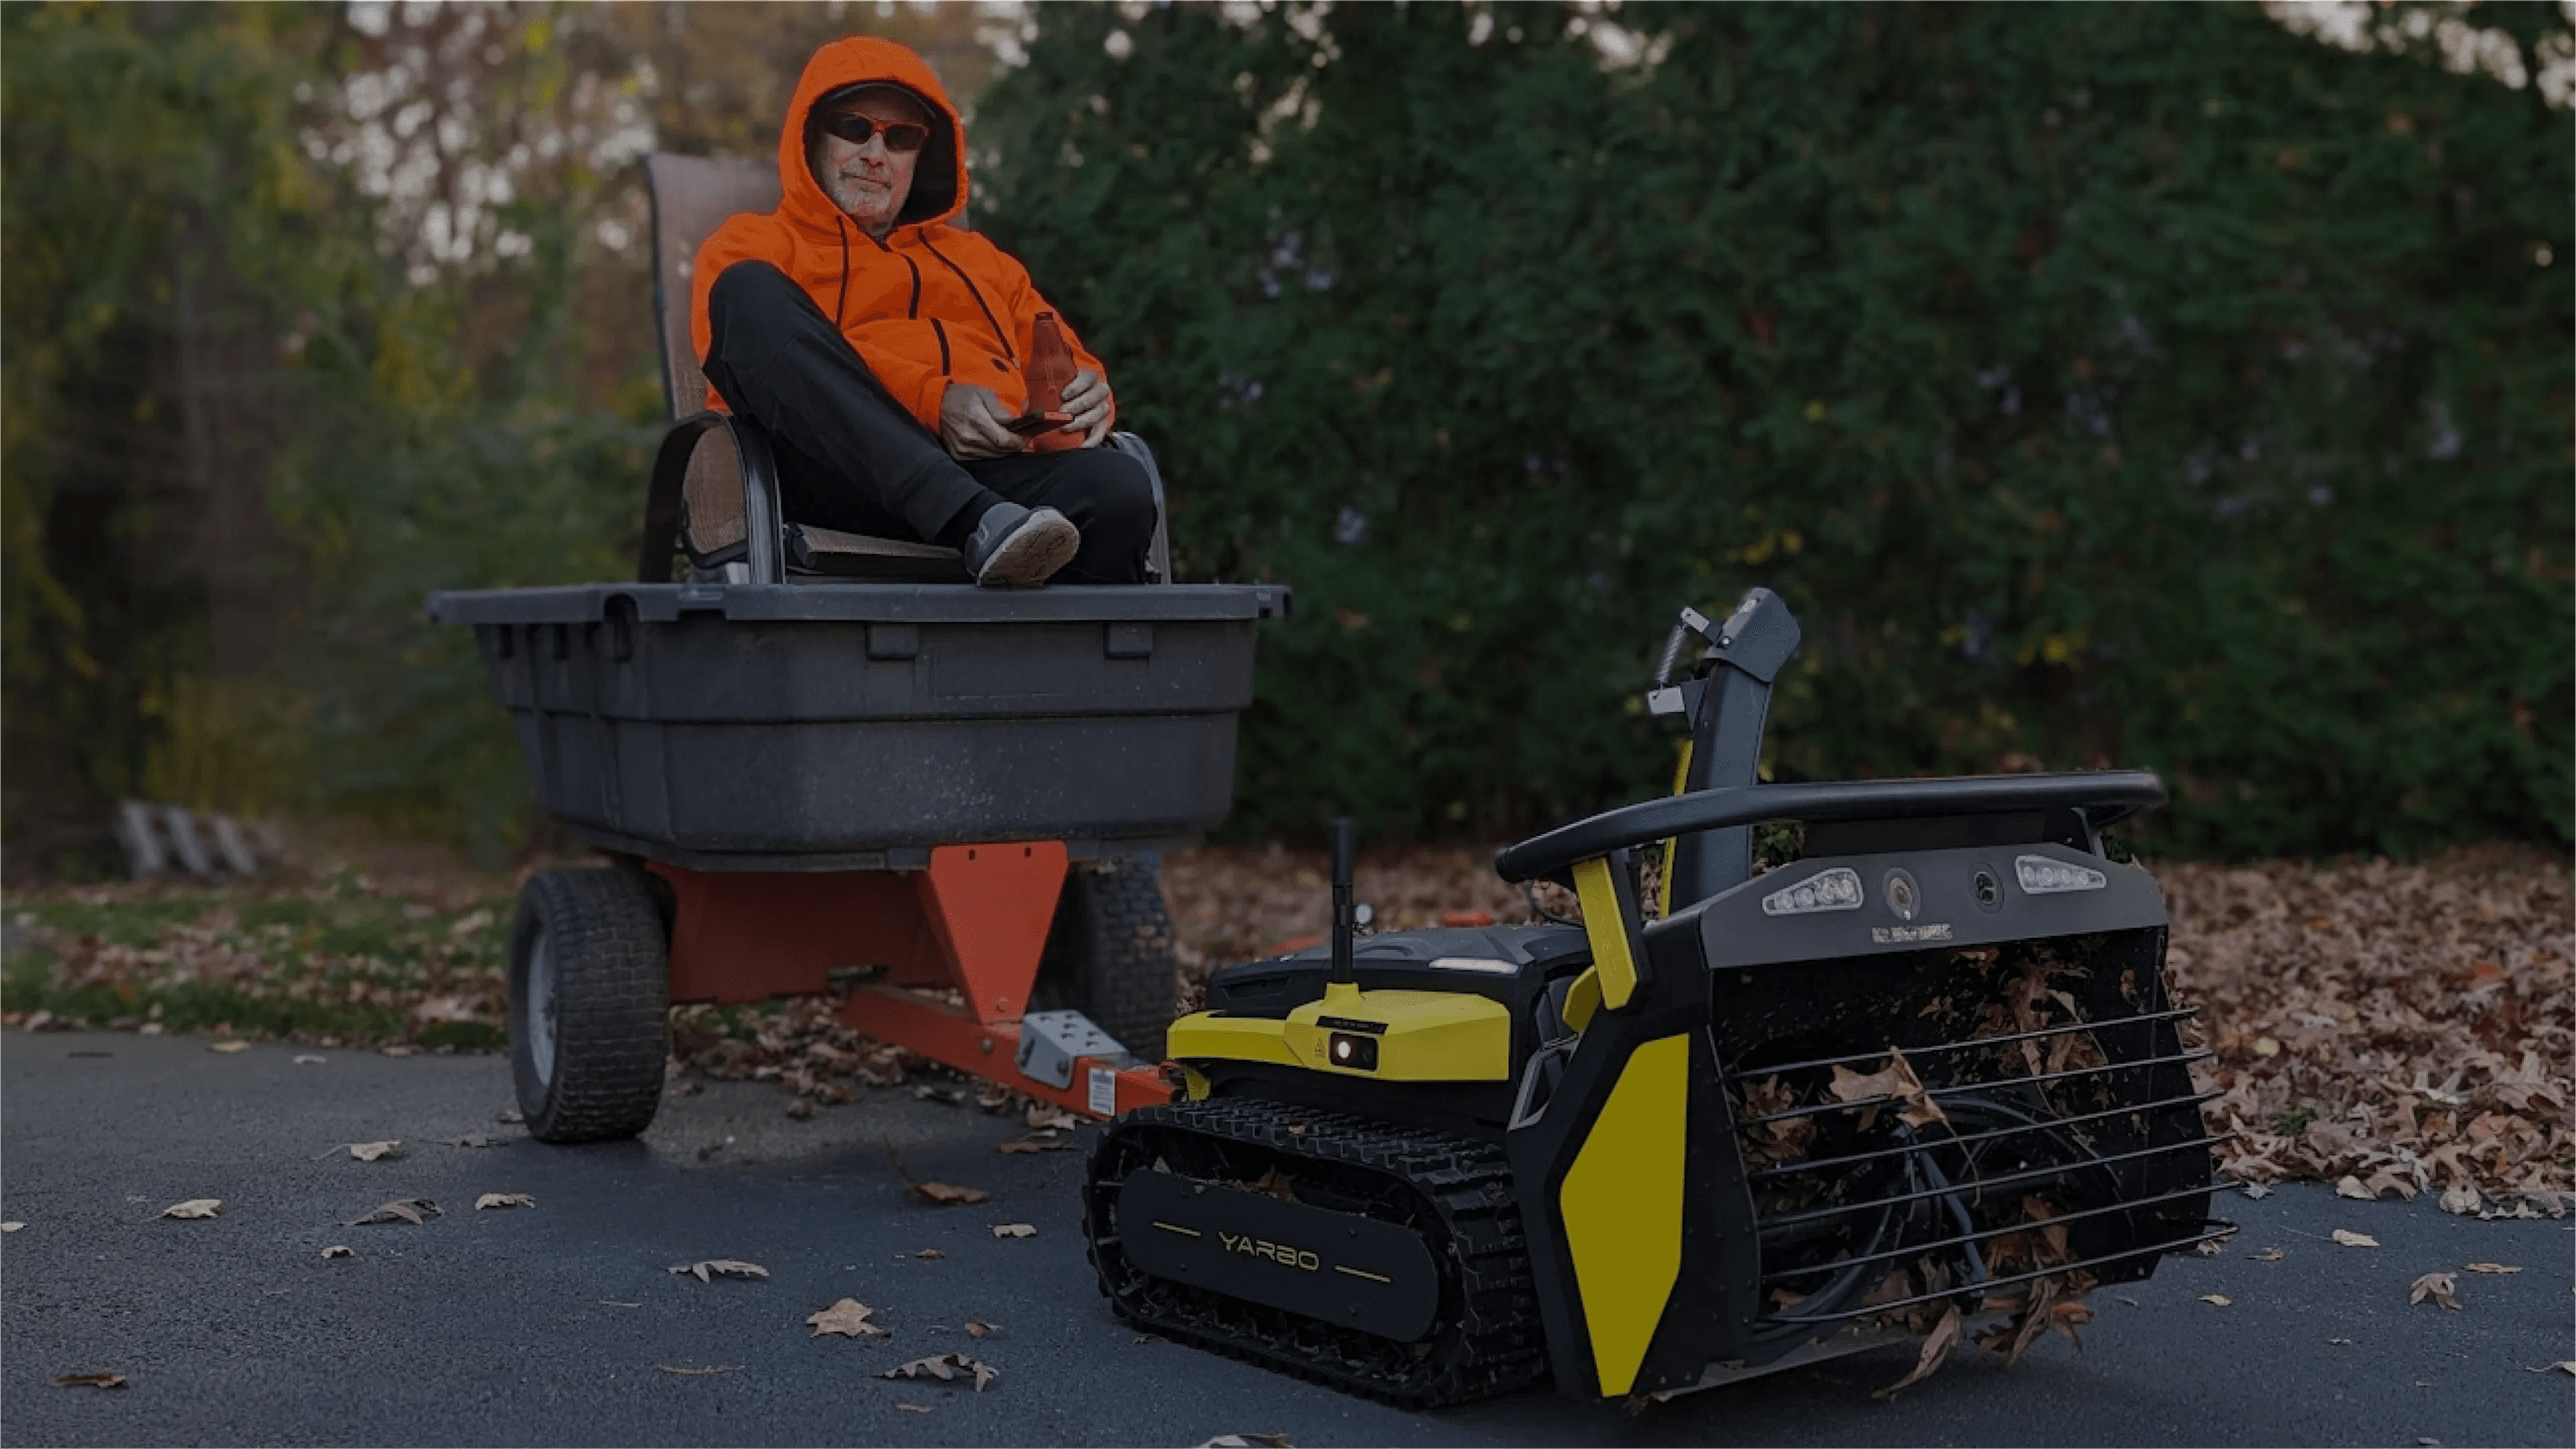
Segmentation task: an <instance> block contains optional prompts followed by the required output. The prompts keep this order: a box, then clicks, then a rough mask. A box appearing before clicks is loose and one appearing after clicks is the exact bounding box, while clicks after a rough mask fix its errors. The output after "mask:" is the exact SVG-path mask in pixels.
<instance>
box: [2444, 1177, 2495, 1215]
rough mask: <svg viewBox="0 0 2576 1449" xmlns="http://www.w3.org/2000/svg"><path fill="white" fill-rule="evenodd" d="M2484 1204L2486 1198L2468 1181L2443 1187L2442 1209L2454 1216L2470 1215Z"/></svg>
mask: <svg viewBox="0 0 2576 1449" xmlns="http://www.w3.org/2000/svg"><path fill="white" fill-rule="evenodd" d="M2484 1206H2486V1199H2484V1198H2482V1197H2480V1196H2479V1195H2478V1190H2477V1189H2476V1188H2474V1187H2470V1186H2469V1185H2467V1184H2466V1183H2461V1184H2458V1185H2455V1186H2452V1187H2446V1188H2444V1189H2442V1200H2441V1208H2442V1211H2444V1212H2446V1213H2450V1214H2451V1215H2453V1216H2454V1217H2468V1216H2470V1215H2472V1214H2474V1213H2476V1212H2477V1210H2478V1209H2479V1208H2481V1207H2484Z"/></svg>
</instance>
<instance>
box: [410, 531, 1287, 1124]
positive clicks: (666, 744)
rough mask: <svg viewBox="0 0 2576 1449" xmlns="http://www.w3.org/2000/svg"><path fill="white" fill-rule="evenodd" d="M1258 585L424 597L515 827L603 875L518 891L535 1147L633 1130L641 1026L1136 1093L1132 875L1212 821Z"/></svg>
mask: <svg viewBox="0 0 2576 1449" xmlns="http://www.w3.org/2000/svg"><path fill="white" fill-rule="evenodd" d="M1287 608H1288V591H1287V590H1285V589H1281V588H1274V587H1267V586H1258V585H1252V586H1244V585H1221V584H1188V585H1183V584H1162V585H1155V586H1151V587H1137V588H1049V589H1042V590H1035V591H1022V592H1009V593H1004V592H998V591H994V590H987V589H978V588H975V587H974V586H972V585H970V584H937V583H932V584H923V583H905V582H897V581H873V582H837V581H821V580H812V579H808V580H805V581H800V582H796V583H731V582H721V581H700V582H692V583H658V582H657V583H636V584H591V585H582V586H577V587H569V588H546V589H496V590H487V591H482V592H474V593H442V594H435V595H432V596H431V598H430V600H429V613H430V616H431V618H433V619H435V620H438V621H440V622H444V623H453V624H462V625H467V626H470V627H471V628H472V629H473V630H474V638H475V643H476V645H477V647H478V648H479V650H480V651H481V654H482V657H483V663H484V667H485V669H486V670H487V671H488V672H489V673H490V675H491V679H492V687H493V689H494V691H495V692H496V693H498V694H499V695H500V697H501V702H502V704H503V705H504V706H506V707H507V708H508V709H509V711H510V715H511V718H512V720H513V721H514V722H515V723H516V725H517V727H518V735H519V748H520V752H521V754H522V756H523V757H524V758H525V760H526V762H527V767H528V779H529V782H530V783H531V785H532V786H533V787H534V790H535V794H536V798H537V801H538V803H539V804H540V805H541V806H543V807H544V809H545V810H546V812H547V813H548V814H550V815H552V816H554V817H555V818H556V819H558V820H560V821H562V822H563V823H564V824H565V825H566V826H568V827H570V828H571V829H572V830H573V831H575V832H577V833H578V834H579V835H581V836H582V837H583V838H585V839H587V840H589V841H590V842H591V843H592V844H594V845H597V846H599V847H600V848H601V849H603V850H605V851H607V852H608V853H609V855H610V863H609V865H608V866H607V868H604V869H603V868H591V869H568V870H564V869H559V870H548V871H543V872H540V873H538V874H537V875H535V876H534V877H532V878H531V879H530V880H529V881H528V883H527V885H526V886H525V887H524V888H523V889H522V890H521V892H520V899H519V912H518V919H517V922H516V924H515V925H514V927H513V928H512V934H511V950H510V1040H511V1052H512V1060H513V1069H514V1074H515V1076H516V1078H517V1083H518V1093H519V1102H520V1108H521V1110H522V1111H523V1112H525V1113H526V1115H527V1120H528V1124H529V1129H530V1130H531V1131H532V1132H534V1133H535V1134H536V1135H537V1136H538V1137H540V1138H542V1139H544V1140H546V1141H550V1142H577V1141H585V1140H596V1139H601V1138H614V1137H626V1136H632V1135H634V1134H635V1133H637V1132H641V1131H642V1130H644V1128H645V1127H646V1126H647V1125H648V1124H649V1123H650V1122H651V1121H652V1119H653V1116H654V1114H655V1112H656V1110H657V1109H658V1107H659V1105H660V1101H661V1093H662V1082H663V1076H664V1063H665V1060H666V1057H667V1055H668V1050H669V1026H668V1012H669V1008H670V1007H671V1006H672V1005H674V1004H679V1003H688V1002H710V1003H722V1002H742V1003H750V1002H760V1001H767V1000H771V999H774V998H778V997H784V996H810V995H822V994H826V993H831V994H833V995H835V996H836V997H837V998H838V1010H839V1014H840V1016H841V1018H842V1019H843V1020H844V1021H846V1022H847V1023H849V1024H850V1025H851V1026H852V1027H854V1028H855V1029H857V1030H859V1031H862V1032H865V1033H867V1034H869V1035H871V1036H875V1037H877V1038H879V1039H881V1040H885V1041H890V1042H894V1043H896V1044H898V1045H900V1046H904V1047H906V1048H909V1049H910V1050H912V1051H915V1052H918V1053H920V1054H921V1055H923V1056H926V1057H929V1058H931V1059H933V1060H936V1061H940V1062H944V1063H946V1064H947V1065H949V1066H952V1067H955V1068H958V1069H959V1070H961V1071H966V1072H971V1073H974V1074H976V1075H979V1076H984V1077H988V1078H991V1079H992V1080H995V1081H998V1082H1001V1083H1003V1084H1005V1085H1007V1086H1010V1087H1012V1088H1014V1089H1016V1090H1018V1091H1022V1092H1025V1093H1027V1094H1029V1095H1031V1096H1034V1097H1038V1098H1040V1099H1042V1100H1046V1101H1049V1102H1053V1103H1056V1104H1058V1105H1060V1106H1065V1107H1069V1108H1072V1109H1074V1110H1077V1111H1088V1112H1093V1113H1097V1114H1099V1115H1103V1116H1107V1115H1111V1114H1113V1113H1115V1112H1118V1111H1122V1110H1125V1109H1127V1108H1130V1107H1133V1106H1137V1105H1140V1104H1143V1103H1148V1102H1159V1101H1162V1100H1165V1099H1166V1098H1168V1096H1169V1094H1170V1087H1169V1084H1168V1082H1167V1080H1166V1079H1165V1078H1164V1077H1163V1076H1162V1075H1161V1074H1160V1072H1159V1071H1158V1069H1157V1068H1156V1066H1155V1063H1156V1062H1157V1061H1159V1059H1160V1057H1161V1054H1162V1045H1163V1033H1164V1031H1165V1029H1166V1028H1167V1027H1168V1026H1169V1025H1170V1023H1171V1020H1172V1014H1173V1011H1174V1001H1175V996H1176V994H1177V987H1178V979H1177V977H1178V963H1177V960H1176V958H1175V953H1174V945H1175V943H1174V937H1173V932H1172V928H1171V920H1170V916H1169V908H1168V906H1167V905H1166V903H1165V901H1164V899H1163V891H1162V881H1161V874H1160V866H1159V861H1158V858H1157V855H1156V852H1158V851H1160V850H1163V849H1167V848H1170V847H1173V846H1176V845H1182V844H1187V843H1189V842H1191V841H1194V840H1196V839H1198V838H1199V837H1200V836H1201V835H1202V834H1203V833H1204V832H1206V831H1207V830H1209V829H1211V828H1213V827H1214V826H1216V825H1217V824H1218V823H1219V822H1220V821H1222V820H1223V819H1224V818H1225V815H1226V811H1227V808H1228V807H1229V806H1230V805H1231V803H1232V800H1233V791H1234V738H1235V720H1236V716H1237V715H1238V714H1239V713H1240V712H1241V711H1242V710H1243V709H1244V707H1245V706H1246V705H1248V704H1250V703H1251V702H1252V661H1253V645H1254V631H1255V630H1256V628H1257V627H1258V625H1259V622H1260V621H1261V620H1262V619H1264V618H1267V617H1270V616H1272V615H1276V614H1281V613H1284V612H1286V610H1287Z"/></svg>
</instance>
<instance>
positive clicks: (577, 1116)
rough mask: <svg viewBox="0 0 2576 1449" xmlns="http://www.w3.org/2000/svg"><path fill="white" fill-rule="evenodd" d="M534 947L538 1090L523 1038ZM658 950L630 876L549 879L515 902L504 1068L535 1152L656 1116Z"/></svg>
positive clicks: (638, 880)
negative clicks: (546, 1037)
mask: <svg viewBox="0 0 2576 1449" xmlns="http://www.w3.org/2000/svg"><path fill="white" fill-rule="evenodd" d="M540 930H542V931H544V932H545V935H546V942H547V950H548V953H549V954H550V955H551V957H552V958H553V964H554V974H555V1060H554V1073H553V1076H552V1078H551V1079H550V1080H540V1079H539V1077H538V1075H537V1071H536V1068H535V1066H534V1064H533V1058H532V1056H531V1054H530V1044H529V1034H528V1011H529V1008H530V1002H529V1000H528V953H529V948H530V947H531V946H532V945H533V944H534V943H535V940H536V937H537V933H538V932H539V931H540ZM670 1007H671V970H670V942H669V938H668V936H667V935H665V933H664V928H663V924H662V913H661V910H660V908H659V906H658V905H657V904H656V903H655V901H654V899H653V893H652V890H651V888H650V887H649V886H648V885H646V884H645V882H644V879H643V878H642V877H641V876H640V875H638V874H637V873H635V872H633V871H626V870H618V869H614V868H610V869H598V870H549V871H540V872H538V873H537V874H536V875H534V876H532V877H530V878H529V880H528V883H527V885H526V886H525V887H524V888H522V889H521V890H520V892H519V915H518V920H517V922H516V923H515V924H514V925H513V927H512V929H511V932H510V1067H511V1075H512V1076H513V1077H514V1078H515V1080H516V1082H517V1085H518V1092H519V1110H520V1112H522V1113H523V1114H525V1115H526V1117H527V1119H528V1131H529V1133H530V1134H531V1135H533V1136H535V1137H536V1138H538V1139H539V1140H541V1141H545V1142H599V1141H605V1140H608V1139H612V1138H619V1137H632V1136H634V1135H635V1134H636V1133H638V1132H641V1131H643V1130H644V1129H645V1128H646V1127H647V1126H650V1125H651V1124H652V1121H653V1114H654V1113H655V1112H656V1111H658V1110H660V1108H661V1105H662V1074H663V1064H664V1062H665V1061H666V1060H668V1058H669V1057H670V1052H671V1012H670Z"/></svg>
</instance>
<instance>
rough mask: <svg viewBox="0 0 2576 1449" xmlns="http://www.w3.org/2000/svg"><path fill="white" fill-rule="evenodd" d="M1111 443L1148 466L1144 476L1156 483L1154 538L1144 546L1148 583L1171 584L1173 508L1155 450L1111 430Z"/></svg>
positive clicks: (1142, 442) (1110, 444)
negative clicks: (1166, 493) (1169, 502)
mask: <svg viewBox="0 0 2576 1449" xmlns="http://www.w3.org/2000/svg"><path fill="white" fill-rule="evenodd" d="M1109 446H1111V447H1113V448H1116V449H1117V450H1118V451H1119V452H1122V453H1124V454H1126V455H1127V456H1128V457H1130V458H1133V459H1135V460H1136V461H1137V462H1139V463H1142V464H1144V465H1145V479H1146V481H1147V482H1149V483H1151V484H1153V485H1154V541H1153V542H1152V543H1149V544H1147V545H1146V546H1145V572H1146V576H1147V582H1149V583H1157V584H1168V583H1170V582H1171V581H1172V511H1171V507H1170V505H1169V504H1168V503H1167V502H1166V501H1165V498H1164V494H1163V470H1162V468H1161V467H1160V466H1159V465H1158V464H1156V463H1155V461H1154V450H1153V449H1152V448H1149V447H1147V446H1146V445H1145V440H1144V439H1143V438H1140V437H1138V436H1136V435H1135V434H1134V433H1111V434H1110V435H1109Z"/></svg>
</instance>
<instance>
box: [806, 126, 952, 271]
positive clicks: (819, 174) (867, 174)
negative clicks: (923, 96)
mask: <svg viewBox="0 0 2576 1449" xmlns="http://www.w3.org/2000/svg"><path fill="white" fill-rule="evenodd" d="M830 110H831V112H833V113H836V114H841V113H856V114H858V115H862V116H866V117H867V118H868V119H870V120H872V121H875V122H877V124H878V126H879V130H878V131H877V133H876V134H875V135H872V136H870V137H868V139H867V140H866V141H864V142H858V143H853V142H850V141H845V140H843V139H841V138H840V137H838V136H835V135H833V134H831V133H830V132H828V131H824V130H820V129H817V130H816V131H815V133H814V149H813V152H812V154H811V156H810V157H809V158H808V159H809V161H810V162H811V163H812V165H813V167H814V179H815V180H816V181H818V182H821V183H822V186H823V191H824V194H825V195H828V196H830V197H831V198H832V204H833V205H834V206H837V207H839V208H840V209H841V210H842V212H843V213H844V214H845V215H847V216H848V217H849V218H850V219H851V220H852V221H855V222H857V223H858V224H859V229H860V230H862V231H864V232H866V233H867V234H868V235H870V236H876V237H882V236H884V235H885V234H886V233H887V232H890V231H892V230H894V219H895V216H896V214H897V213H899V212H901V211H902V210H903V203H904V200H905V198H907V197H909V196H911V195H912V169H913V167H914V166H915V165H916V164H918V163H919V162H920V160H921V153H920V152H919V151H895V150H889V149H888V148H887V146H886V138H885V132H884V130H883V129H882V128H883V127H884V126H886V125H889V124H893V123H897V122H910V123H912V124H913V125H916V126H926V125H928V124H929V123H930V114H929V113H928V112H927V111H924V110H923V109H922V108H921V106H920V104H919V103H918V102H916V101H914V100H913V99H912V98H911V97H909V96H906V95H904V94H903V93H902V92H900V91H891V90H870V91H861V92H860V93H859V94H858V95H857V96H856V97H854V98H852V99H849V100H843V101H835V102H833V103H832V105H831V107H830Z"/></svg>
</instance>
